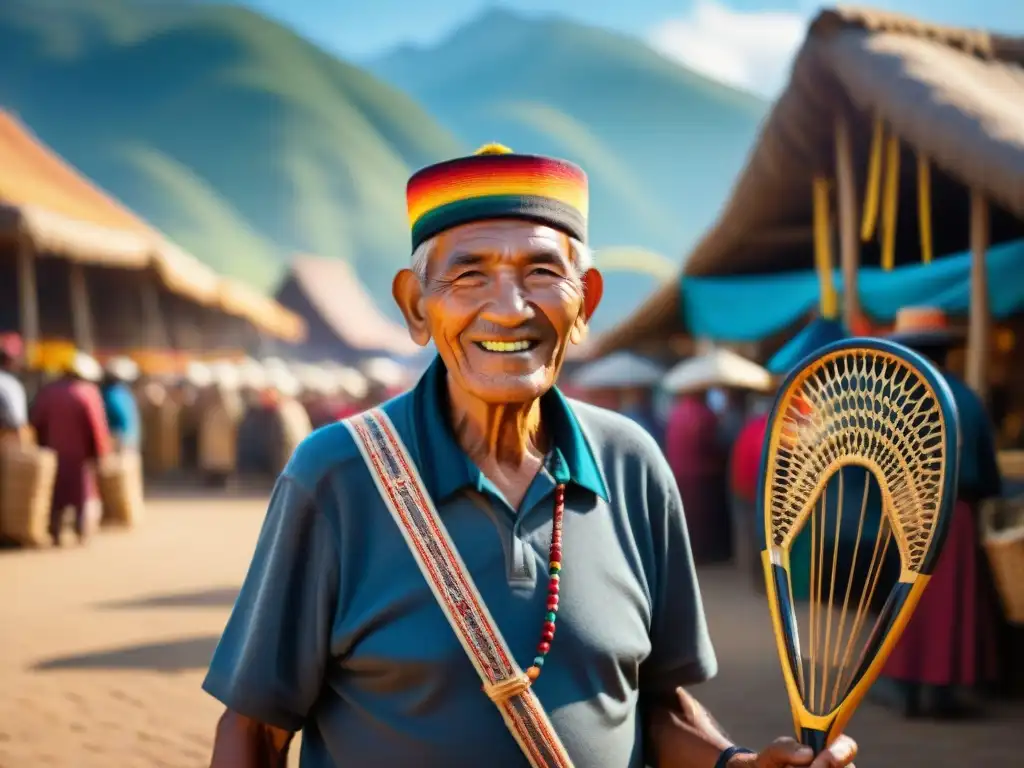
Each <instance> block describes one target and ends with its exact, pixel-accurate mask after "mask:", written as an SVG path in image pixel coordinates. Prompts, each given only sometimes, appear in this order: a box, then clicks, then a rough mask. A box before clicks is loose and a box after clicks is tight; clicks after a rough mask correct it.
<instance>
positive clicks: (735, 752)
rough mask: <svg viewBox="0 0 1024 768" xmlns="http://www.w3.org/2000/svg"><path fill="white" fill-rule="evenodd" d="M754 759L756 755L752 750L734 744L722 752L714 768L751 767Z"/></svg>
mask: <svg viewBox="0 0 1024 768" xmlns="http://www.w3.org/2000/svg"><path fill="white" fill-rule="evenodd" d="M756 759H757V753H756V752H754V750H752V749H747V748H746V747H741V746H738V745H736V744H734V745H732V746H731V747H726V748H725V749H723V750H722V753H721V754H720V755H719V756H718V761H717V762H716V763H715V768H742V767H743V766H749V765H751V764H752V763H753V762H754V761H755V760H756Z"/></svg>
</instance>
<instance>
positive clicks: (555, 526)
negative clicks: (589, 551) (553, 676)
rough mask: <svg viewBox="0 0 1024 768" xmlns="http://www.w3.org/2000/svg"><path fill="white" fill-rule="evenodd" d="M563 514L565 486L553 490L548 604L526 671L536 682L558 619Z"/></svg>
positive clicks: (553, 636) (553, 637)
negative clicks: (533, 652)
mask: <svg viewBox="0 0 1024 768" xmlns="http://www.w3.org/2000/svg"><path fill="white" fill-rule="evenodd" d="M564 514H565V486H564V485H559V486H556V488H555V511H554V515H553V516H552V519H551V546H550V547H549V548H548V602H547V613H546V614H545V615H544V624H543V625H542V626H541V631H540V642H539V643H537V655H536V656H535V657H534V658H533V666H531V667H530V668H529V669H528V670H526V676H527V677H529V678H530V680H536V679H537V678H538V677H539V676H540V671H541V669H543V667H544V659H545V658H546V657H547V655H548V652H549V651H550V650H551V643H552V641H553V640H554V639H555V619H557V618H558V590H559V586H560V584H561V576H560V573H561V571H562V517H563V515H564Z"/></svg>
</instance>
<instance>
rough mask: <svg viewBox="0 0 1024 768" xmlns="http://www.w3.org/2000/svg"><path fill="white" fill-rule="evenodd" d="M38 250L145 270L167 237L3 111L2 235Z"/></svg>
mask: <svg viewBox="0 0 1024 768" xmlns="http://www.w3.org/2000/svg"><path fill="white" fill-rule="evenodd" d="M19 232H20V233H24V234H25V235H27V236H28V237H29V238H30V239H31V240H32V241H33V242H34V243H35V245H36V248H37V250H40V251H45V252H52V253H56V254H59V255H61V256H64V257H65V258H68V259H72V260H76V261H81V262H85V263H94V264H101V265H107V266H117V267H122V268H136V269H142V268H145V267H147V266H148V265H149V263H150V259H151V255H152V252H153V250H154V248H155V246H156V244H157V243H158V242H160V241H161V240H162V239H163V238H162V237H161V236H160V234H159V233H158V232H156V230H154V229H153V228H151V227H150V226H149V225H147V224H146V223H145V222H144V221H142V220H141V219H140V218H139V217H138V216H136V215H135V214H134V213H132V212H131V211H130V210H128V209H127V208H125V207H124V206H123V205H121V204H120V203H118V202H117V201H116V200H114V199H113V198H112V197H110V196H109V195H107V194H106V193H105V192H103V191H102V190H101V189H99V187H97V186H96V185H94V184H93V183H92V182H90V181H89V180H88V179H86V178H85V177H84V176H82V175H81V174H80V173H79V172H78V171H76V170H75V169H74V168H72V167H71V166H70V165H69V164H68V163H67V162H65V161H64V159H63V158H61V157H60V156H59V155H57V154H56V153H55V152H53V151H52V150H51V149H50V148H49V147H47V146H46V145H45V144H43V143H42V142H41V141H39V139H37V138H36V137H35V136H34V135H32V133H31V132H30V131H29V130H28V128H26V127H25V126H24V125H22V124H21V123H20V122H19V121H18V120H17V119H16V118H15V117H14V116H13V115H11V114H9V113H7V112H4V111H3V110H0V233H5V234H8V235H12V234H16V233H19Z"/></svg>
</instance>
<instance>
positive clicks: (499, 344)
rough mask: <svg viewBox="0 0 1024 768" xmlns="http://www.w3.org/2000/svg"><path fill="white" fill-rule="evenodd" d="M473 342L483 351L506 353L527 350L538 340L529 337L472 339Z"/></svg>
mask: <svg viewBox="0 0 1024 768" xmlns="http://www.w3.org/2000/svg"><path fill="white" fill-rule="evenodd" d="M473 343H474V344H476V345H477V346H478V347H480V349H482V350H484V352H496V353H498V354H503V355H508V354H514V353H516V352H529V351H530V350H531V349H533V348H534V347H536V346H537V345H538V344H539V343H540V342H539V341H534V340H531V339H523V340H521V341H474V342H473Z"/></svg>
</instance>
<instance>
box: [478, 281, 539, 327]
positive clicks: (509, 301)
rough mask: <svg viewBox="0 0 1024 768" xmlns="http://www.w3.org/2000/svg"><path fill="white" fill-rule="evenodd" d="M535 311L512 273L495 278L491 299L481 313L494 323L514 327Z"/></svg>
mask: <svg viewBox="0 0 1024 768" xmlns="http://www.w3.org/2000/svg"><path fill="white" fill-rule="evenodd" d="M534 313H535V310H534V309H533V305H532V304H531V303H530V302H529V301H528V300H527V297H526V291H525V290H524V289H523V286H522V284H521V283H520V281H519V280H517V279H516V278H514V277H512V276H511V275H502V276H499V277H498V278H497V279H496V280H495V285H494V292H493V294H492V297H491V300H490V301H489V302H488V303H487V306H486V307H485V308H484V311H483V312H482V313H481V314H482V316H483V319H485V320H489V321H490V322H492V323H496V324H498V325H505V326H509V327H514V326H517V325H522V324H523V323H525V322H526V321H527V320H530V319H531V318H532V317H533V316H534Z"/></svg>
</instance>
